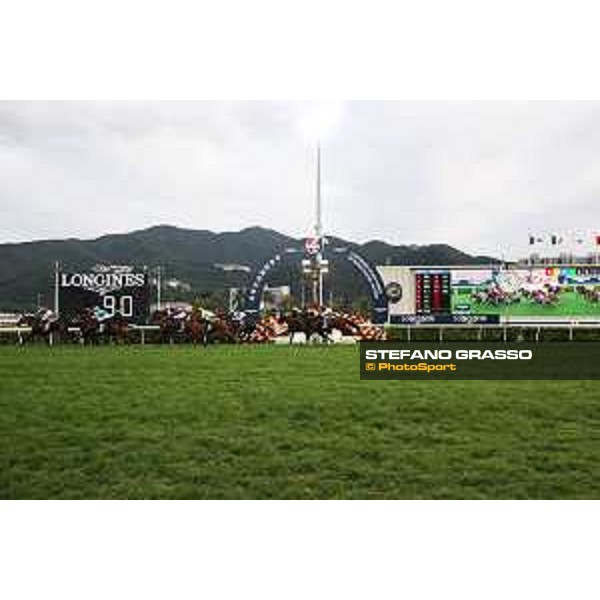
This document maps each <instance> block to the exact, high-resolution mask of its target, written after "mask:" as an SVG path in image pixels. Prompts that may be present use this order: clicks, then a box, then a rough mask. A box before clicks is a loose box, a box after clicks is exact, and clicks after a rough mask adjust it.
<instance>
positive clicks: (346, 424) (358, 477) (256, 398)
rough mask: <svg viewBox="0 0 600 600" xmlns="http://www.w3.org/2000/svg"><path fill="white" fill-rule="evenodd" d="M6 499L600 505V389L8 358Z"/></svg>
mask: <svg viewBox="0 0 600 600" xmlns="http://www.w3.org/2000/svg"><path fill="white" fill-rule="evenodd" d="M0 497H2V498H578V497H579V498H598V497H600V382H591V381H588V382H556V381H554V382H458V381H456V382H429V383H424V382H393V381H385V382H361V381H359V379H358V356H357V348H356V347H331V348H318V347H312V348H305V347H294V348H289V347H287V346H284V347H212V348H208V349H206V350H204V349H193V348H190V347H172V348H168V347H167V348H161V347H157V346H154V347H151V346H146V347H130V348H121V349H115V348H110V347H105V348H75V347H73V348H66V347H63V348H54V349H48V348H43V347H35V348H27V349H18V348H14V347H4V348H0Z"/></svg>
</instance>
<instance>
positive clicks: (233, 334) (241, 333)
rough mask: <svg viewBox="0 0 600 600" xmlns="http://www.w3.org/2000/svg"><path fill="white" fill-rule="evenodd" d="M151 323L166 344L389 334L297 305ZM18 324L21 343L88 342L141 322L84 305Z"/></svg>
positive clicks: (115, 339)
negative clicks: (75, 310) (76, 311)
mask: <svg viewBox="0 0 600 600" xmlns="http://www.w3.org/2000/svg"><path fill="white" fill-rule="evenodd" d="M149 324H150V325H153V326H154V327H153V328H152V330H153V338H152V339H154V340H155V341H157V342H159V343H162V344H176V343H189V344H194V345H202V346H208V345H210V344H215V343H219V344H242V343H254V344H257V343H268V342H273V341H275V339H277V338H284V337H286V336H287V338H288V339H289V342H290V344H291V343H293V342H294V341H296V342H298V341H299V337H300V338H301V339H302V340H304V341H305V342H306V343H310V342H314V341H319V342H323V343H331V342H333V341H334V339H336V335H337V339H339V338H340V337H342V336H343V337H352V338H354V339H356V340H361V339H384V337H385V334H384V331H383V328H382V327H378V326H375V325H373V324H372V323H370V322H369V320H368V319H366V318H365V317H363V316H361V315H359V314H357V313H343V312H335V311H332V310H330V309H324V310H319V309H293V310H291V311H289V312H287V313H276V312H272V313H269V314H265V315H263V316H260V317H254V316H250V315H246V314H244V313H239V312H225V311H217V312H214V313H213V312H209V311H204V310H201V309H198V310H196V309H194V310H190V311H185V312H183V311H171V310H169V309H163V310H157V311H155V312H154V313H153V314H152V315H151V317H150V319H149ZM18 325H19V326H20V327H23V328H24V329H23V331H24V333H23V334H20V336H19V343H21V344H25V343H31V342H36V341H42V342H45V343H47V344H52V343H56V342H61V343H64V342H67V343H68V342H72V343H79V344H82V345H99V344H129V343H131V342H132V341H133V340H134V339H137V337H138V336H137V335H134V331H135V329H137V328H136V327H135V326H132V325H131V324H130V323H129V322H128V321H127V319H125V318H124V317H122V316H121V315H119V313H116V314H114V315H113V316H111V317H109V318H105V319H102V320H101V319H99V318H98V316H96V314H95V312H94V311H93V310H92V309H84V310H82V311H81V312H80V313H79V314H77V315H75V316H72V317H71V318H69V319H65V318H64V317H56V316H55V315H53V314H52V313H51V312H50V311H39V312H38V313H35V314H27V315H23V317H22V318H21V319H20V321H19V323H18Z"/></svg>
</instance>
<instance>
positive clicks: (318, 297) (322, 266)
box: [312, 142, 327, 307]
mask: <svg viewBox="0 0 600 600" xmlns="http://www.w3.org/2000/svg"><path fill="white" fill-rule="evenodd" d="M316 163H317V164H316V167H317V168H316V190H315V192H316V194H315V200H316V203H315V204H316V206H315V209H316V210H315V239H316V241H317V244H318V251H317V253H316V254H315V256H314V258H313V265H312V266H313V302H314V304H315V305H317V306H319V307H321V306H323V275H324V274H325V273H326V272H327V261H325V260H323V250H324V245H325V239H324V237H323V207H322V203H321V144H320V143H319V142H317V153H316Z"/></svg>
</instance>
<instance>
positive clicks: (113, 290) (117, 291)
mask: <svg viewBox="0 0 600 600" xmlns="http://www.w3.org/2000/svg"><path fill="white" fill-rule="evenodd" d="M58 294H59V309H60V314H61V315H62V316H65V317H66V318H67V319H71V318H73V317H74V316H76V315H78V314H80V313H81V311H82V310H83V309H85V308H92V309H94V308H101V309H103V310H104V311H105V312H106V313H108V315H109V316H113V315H115V314H117V313H118V314H120V315H121V316H123V317H125V318H126V319H127V320H128V321H129V322H130V323H137V324H142V323H145V322H146V320H147V318H148V314H149V311H150V279H149V277H148V273H147V271H146V269H145V268H143V269H136V268H135V267H131V266H126V265H96V266H95V267H93V268H92V269H90V271H88V272H80V271H78V272H66V271H63V272H61V273H59V277H58Z"/></svg>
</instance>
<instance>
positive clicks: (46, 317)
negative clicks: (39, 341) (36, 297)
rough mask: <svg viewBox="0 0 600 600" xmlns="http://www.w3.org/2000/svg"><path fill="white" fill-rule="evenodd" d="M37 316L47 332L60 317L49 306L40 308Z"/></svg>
mask: <svg viewBox="0 0 600 600" xmlns="http://www.w3.org/2000/svg"><path fill="white" fill-rule="evenodd" d="M36 316H37V318H38V319H39V320H40V322H41V323H42V327H43V330H44V331H45V332H48V331H50V325H51V324H52V323H54V322H55V321H57V320H58V317H57V316H56V315H55V314H54V313H53V312H52V311H51V310H50V309H49V308H40V309H39V310H38V311H37V313H36Z"/></svg>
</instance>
